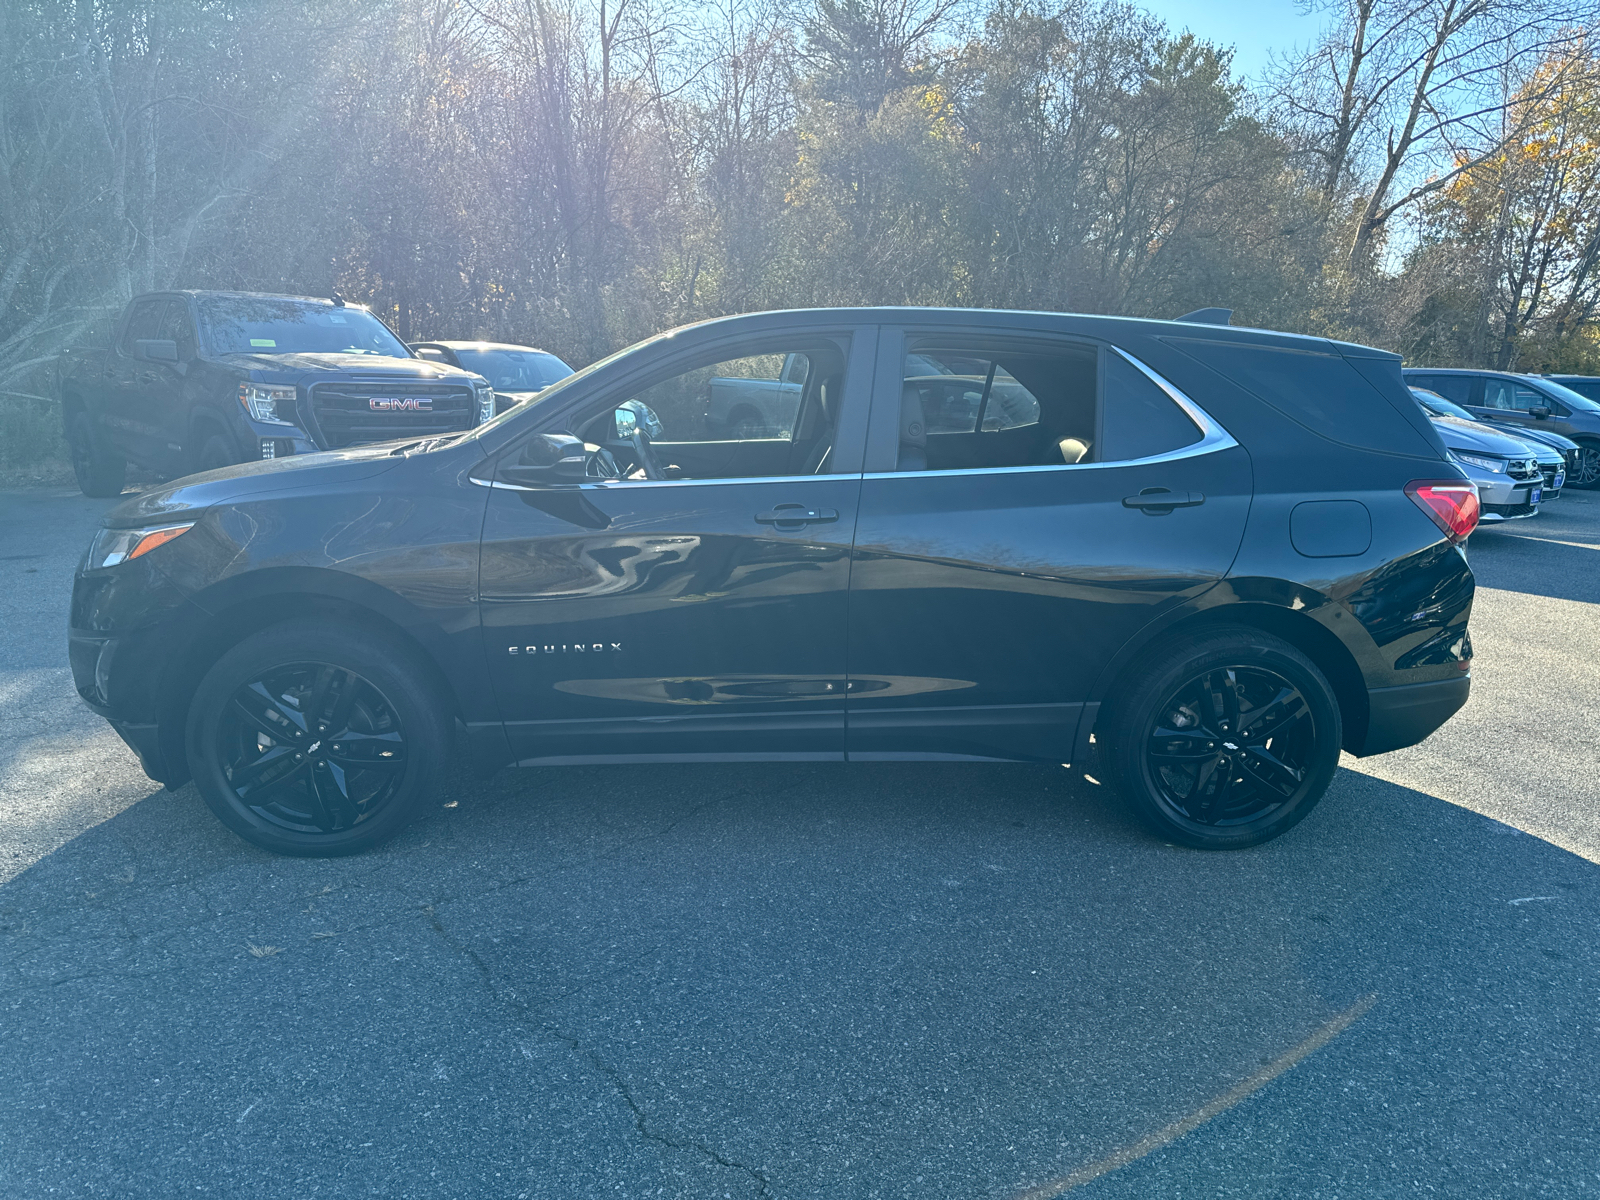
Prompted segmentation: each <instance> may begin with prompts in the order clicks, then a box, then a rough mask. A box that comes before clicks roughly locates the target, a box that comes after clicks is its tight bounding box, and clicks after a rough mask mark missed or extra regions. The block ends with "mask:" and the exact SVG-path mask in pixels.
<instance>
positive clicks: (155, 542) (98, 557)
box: [86, 521, 194, 571]
mask: <svg viewBox="0 0 1600 1200" xmlns="http://www.w3.org/2000/svg"><path fill="white" fill-rule="evenodd" d="M193 528H194V522H193V521H190V522H189V523H188V524H186V525H154V526H146V527H145V528H143V529H102V530H101V531H100V532H99V533H97V534H95V535H94V541H93V542H91V543H89V561H88V563H87V564H86V567H87V569H88V570H90V571H98V570H100V568H102V567H114V566H116V565H117V564H118V563H125V562H131V561H132V560H133V559H136V558H138V557H139V556H140V555H141V554H149V553H150V551H152V550H154V549H155V548H156V547H157V546H165V545H166V544H167V543H168V542H170V541H171V540H172V539H173V538H175V537H178V536H179V535H181V534H185V533H188V532H189V530H191V529H193Z"/></svg>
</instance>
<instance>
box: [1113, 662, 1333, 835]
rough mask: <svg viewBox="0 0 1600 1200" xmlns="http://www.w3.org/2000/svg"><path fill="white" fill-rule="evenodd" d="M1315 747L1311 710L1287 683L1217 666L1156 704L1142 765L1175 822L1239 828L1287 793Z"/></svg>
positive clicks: (1258, 670)
mask: <svg viewBox="0 0 1600 1200" xmlns="http://www.w3.org/2000/svg"><path fill="white" fill-rule="evenodd" d="M1315 746H1316V727H1315V722H1314V720H1313V719H1312V716H1311V709H1310V707H1309V706H1308V705H1307V704H1306V701H1305V697H1304V696H1302V695H1301V694H1300V690H1299V689H1298V688H1297V687H1295V686H1294V684H1292V683H1291V682H1289V680H1287V679H1285V678H1284V677H1283V676H1282V675H1279V674H1278V673H1277V672H1275V671H1270V670H1267V669H1265V668H1262V667H1246V666H1225V667H1216V668H1213V669H1211V670H1208V671H1206V672H1204V673H1203V674H1201V675H1198V676H1196V677H1195V678H1193V679H1190V680H1188V681H1187V682H1185V683H1184V684H1182V685H1181V686H1180V687H1179V688H1178V689H1177V690H1176V691H1175V692H1174V693H1173V694H1172V695H1171V697H1169V698H1168V700H1167V701H1166V703H1164V704H1162V705H1161V706H1160V709H1159V710H1158V712H1157V716H1156V721H1155V725H1154V727H1153V728H1152V729H1151V730H1150V733H1149V736H1148V738H1147V740H1146V749H1145V770H1146V772H1147V773H1148V774H1149V777H1150V781H1151V783H1152V785H1153V787H1154V789H1155V793H1156V795H1157V797H1158V799H1159V801H1160V803H1161V804H1162V805H1163V806H1164V807H1165V808H1166V809H1167V810H1168V811H1169V812H1170V813H1171V814H1172V815H1173V816H1174V817H1176V818H1178V819H1179V820H1185V821H1193V822H1196V823H1198V824H1201V825H1209V826H1229V825H1243V824H1247V823H1248V822H1251V821H1258V820H1260V819H1261V818H1262V817H1265V816H1267V815H1269V814H1270V813H1271V812H1272V811H1273V810H1274V809H1276V808H1278V807H1280V806H1281V805H1284V804H1287V803H1288V802H1289V801H1290V800H1292V799H1293V798H1294V796H1295V793H1296V792H1297V791H1299V789H1300V787H1301V785H1303V784H1304V783H1305V781H1306V776H1307V772H1308V770H1309V765H1310V763H1309V759H1310V755H1311V752H1312V751H1313V750H1314V749H1315Z"/></svg>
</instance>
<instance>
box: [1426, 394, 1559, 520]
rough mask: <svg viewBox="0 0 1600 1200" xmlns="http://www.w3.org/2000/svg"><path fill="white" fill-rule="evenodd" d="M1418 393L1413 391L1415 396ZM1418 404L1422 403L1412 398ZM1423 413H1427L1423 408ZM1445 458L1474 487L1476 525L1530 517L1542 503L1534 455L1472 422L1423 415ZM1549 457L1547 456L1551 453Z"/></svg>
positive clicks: (1519, 443) (1540, 478) (1541, 483)
mask: <svg viewBox="0 0 1600 1200" xmlns="http://www.w3.org/2000/svg"><path fill="white" fill-rule="evenodd" d="M1421 390H1423V389H1419V388H1413V389H1412V395H1413V396H1416V393H1417V392H1418V391H1421ZM1416 399H1417V402H1418V403H1419V404H1421V403H1422V401H1423V399H1424V397H1423V396H1416ZM1423 411H1424V412H1427V411H1428V407H1427V405H1426V404H1423ZM1429 417H1430V418H1431V419H1432V421H1433V425H1434V428H1435V429H1436V430H1437V431H1438V433H1439V439H1440V440H1441V441H1442V442H1444V447H1445V449H1446V450H1448V451H1449V452H1450V457H1451V458H1452V459H1454V460H1455V462H1456V464H1457V465H1458V466H1460V468H1461V469H1462V470H1463V471H1465V472H1466V473H1467V477H1468V478H1469V479H1471V480H1472V482H1473V483H1475V484H1477V485H1478V504H1479V507H1480V508H1481V510H1482V515H1481V516H1480V517H1479V518H1478V523H1479V524H1481V525H1490V524H1493V523H1495V522H1497V521H1512V520H1516V519H1517V518H1519V517H1531V516H1534V515H1535V514H1536V513H1538V511H1539V502H1540V501H1541V500H1542V499H1543V497H1544V472H1543V471H1542V470H1541V469H1540V467H1539V458H1538V454H1537V453H1536V452H1535V450H1534V448H1533V447H1532V446H1530V445H1529V444H1528V443H1527V442H1523V441H1519V440H1518V439H1516V438H1513V437H1508V436H1506V435H1505V434H1503V433H1499V432H1497V431H1496V430H1493V429H1489V428H1487V427H1485V426H1484V425H1481V424H1479V423H1478V422H1476V421H1463V420H1461V419H1460V418H1459V417H1436V416H1433V414H1432V413H1429ZM1552 453H1553V451H1552Z"/></svg>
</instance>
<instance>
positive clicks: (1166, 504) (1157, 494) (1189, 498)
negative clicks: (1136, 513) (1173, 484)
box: [1122, 488, 1206, 517]
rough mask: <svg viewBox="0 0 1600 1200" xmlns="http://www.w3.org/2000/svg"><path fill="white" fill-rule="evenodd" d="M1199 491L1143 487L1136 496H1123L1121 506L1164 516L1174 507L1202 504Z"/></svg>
mask: <svg viewBox="0 0 1600 1200" xmlns="http://www.w3.org/2000/svg"><path fill="white" fill-rule="evenodd" d="M1205 502H1206V498H1205V496H1204V494H1203V493H1201V492H1174V491H1170V490H1169V489H1167V488H1145V489H1144V490H1142V491H1141V492H1140V493H1139V494H1138V495H1137V496H1126V497H1124V498H1123V501H1122V507H1123V508H1140V509H1143V510H1144V511H1145V512H1146V513H1148V514H1150V515H1151V516H1153V517H1161V516H1165V515H1166V514H1167V513H1169V512H1171V511H1172V510H1173V509H1175V508H1194V507H1195V506H1197V505H1200V504H1204V503H1205Z"/></svg>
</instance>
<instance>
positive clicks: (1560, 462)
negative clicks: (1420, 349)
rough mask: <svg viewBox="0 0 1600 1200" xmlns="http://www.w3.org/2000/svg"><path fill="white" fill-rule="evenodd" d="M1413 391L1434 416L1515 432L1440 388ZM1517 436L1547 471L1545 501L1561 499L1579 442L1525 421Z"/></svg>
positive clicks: (1486, 429) (1488, 429)
mask: <svg viewBox="0 0 1600 1200" xmlns="http://www.w3.org/2000/svg"><path fill="white" fill-rule="evenodd" d="M1411 394H1412V395H1413V396H1415V397H1416V398H1417V402H1418V403H1419V404H1421V405H1422V407H1423V408H1424V409H1425V410H1426V411H1427V413H1428V415H1429V416H1431V417H1453V418H1455V419H1456V420H1458V421H1464V422H1467V423H1468V424H1471V425H1473V426H1475V427H1477V428H1478V429H1479V430H1481V431H1483V432H1486V433H1494V434H1500V435H1503V436H1512V431H1511V430H1510V429H1508V428H1507V427H1506V426H1505V425H1499V426H1496V425H1493V424H1490V423H1489V422H1486V421H1479V420H1477V419H1476V418H1475V417H1473V415H1472V414H1471V413H1470V412H1468V411H1467V410H1466V409H1464V408H1462V407H1461V406H1460V405H1459V404H1457V403H1455V401H1453V400H1446V399H1445V398H1444V397H1443V396H1441V395H1439V393H1438V392H1430V391H1428V389H1427V388H1416V387H1414V388H1412V389H1411ZM1514 436H1515V438H1516V440H1517V441H1519V442H1521V443H1523V444H1524V445H1525V446H1527V447H1528V449H1529V450H1531V451H1532V452H1533V455H1534V457H1535V458H1536V459H1538V461H1539V470H1540V471H1541V472H1543V474H1544V497H1543V501H1542V502H1543V503H1545V504H1549V503H1550V502H1551V501H1552V500H1559V499H1561V490H1562V488H1563V487H1564V486H1565V484H1566V480H1567V472H1568V471H1570V470H1571V469H1572V468H1573V466H1574V465H1575V464H1576V463H1577V461H1578V443H1577V442H1575V441H1573V440H1572V439H1571V438H1565V437H1562V436H1561V435H1560V434H1559V433H1551V432H1550V431H1549V430H1548V429H1532V428H1530V427H1528V426H1526V425H1519V426H1517V427H1516V430H1515V434H1514ZM1447 445H1448V442H1447Z"/></svg>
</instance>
